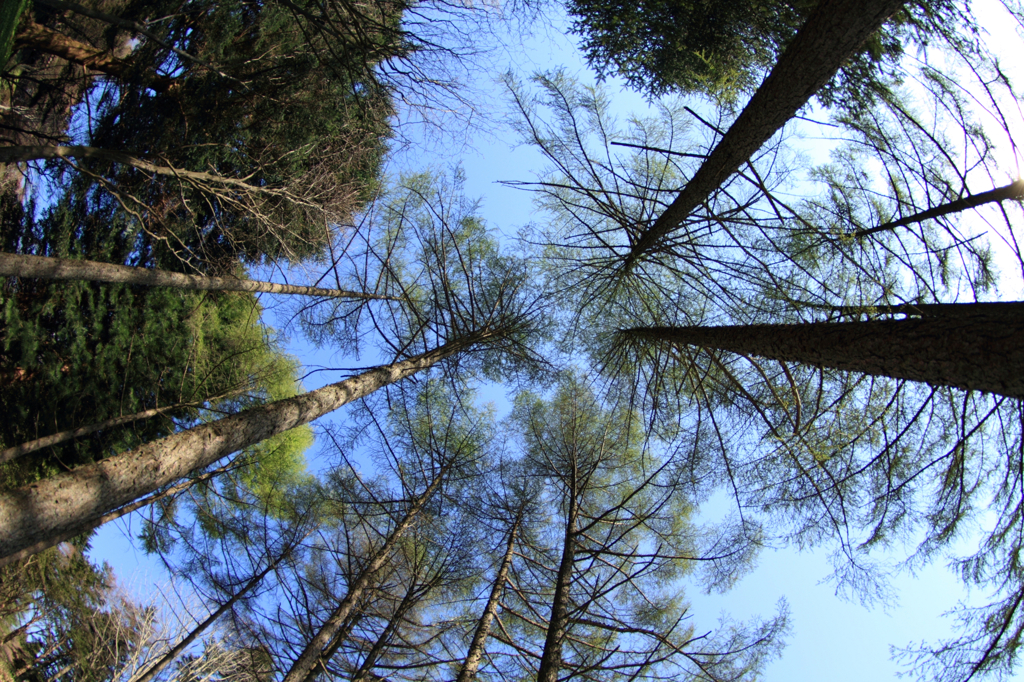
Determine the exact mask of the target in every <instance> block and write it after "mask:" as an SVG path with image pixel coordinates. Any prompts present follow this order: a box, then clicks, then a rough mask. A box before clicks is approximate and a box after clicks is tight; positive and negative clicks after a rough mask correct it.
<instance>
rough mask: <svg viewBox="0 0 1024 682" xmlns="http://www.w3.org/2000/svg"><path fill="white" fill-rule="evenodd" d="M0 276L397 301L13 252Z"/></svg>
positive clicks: (2, 260)
mask: <svg viewBox="0 0 1024 682" xmlns="http://www.w3.org/2000/svg"><path fill="white" fill-rule="evenodd" d="M0 275H9V276H13V277H33V278H36V279H55V280H78V281H86V282H113V283H117V284H136V285H139V286H146V287H170V288H173V289H189V290H192V291H251V292H253V293H265V294H298V295H301V296H320V297H324V298H351V299H356V300H378V301H379V300H396V299H394V298H392V297H390V296H381V295H379V294H364V293H362V292H360V291H346V290H344V289H321V288H320V287H308V286H299V285H296V284H277V283H276V282H259V281H255V280H251V279H239V278H237V277H207V276H205V275H186V274H183V273H180V272H168V271H166V270H154V269H150V268H133V267H129V266H127V265H114V264H112V263H98V262H96V261H90V260H70V259H67V258H46V257H45V256H27V255H22V254H14V253H0Z"/></svg>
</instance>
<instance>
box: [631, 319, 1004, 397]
mask: <svg viewBox="0 0 1024 682" xmlns="http://www.w3.org/2000/svg"><path fill="white" fill-rule="evenodd" d="M963 305H964V306H969V305H971V304H963ZM1000 305H1005V306H1006V308H1004V309H1000V308H999V307H998V306H1000ZM621 333H622V334H623V336H624V337H626V338H633V339H643V340H651V341H660V342H668V343H672V344H685V345H690V346H700V347H702V348H714V349H718V350H724V351H730V352H733V353H742V354H744V355H756V356H758V357H762V358H768V359H770V360H782V361H785V362H799V363H803V364H808V365H814V366H817V367H828V368H832V369H841V370H847V371H850V372H862V373H864V374H871V375H874V376H886V377H892V378H895V379H908V380H910V381H922V382H925V383H928V384H931V385H933V386H955V387H958V388H963V389H968V390H975V391H986V392H990V393H997V394H999V395H1005V396H1009V397H1014V398H1024V315H1022V314H1021V312H1020V308H1019V304H1017V303H1008V304H998V303H991V304H985V307H984V308H983V309H982V310H980V311H978V312H976V313H973V314H972V313H971V312H970V311H966V310H957V312H956V314H949V315H942V316H935V315H933V316H930V317H922V318H920V319H907V320H873V321H868V322H816V323H811V324H768V325H748V326H732V327H649V328H636V329H629V330H625V331H624V332H621Z"/></svg>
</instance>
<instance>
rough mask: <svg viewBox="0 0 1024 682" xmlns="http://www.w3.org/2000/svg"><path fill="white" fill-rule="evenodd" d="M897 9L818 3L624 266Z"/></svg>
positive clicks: (847, 1)
mask: <svg viewBox="0 0 1024 682" xmlns="http://www.w3.org/2000/svg"><path fill="white" fill-rule="evenodd" d="M902 5H903V2H902V1H901V0H821V1H820V2H819V3H818V5H817V6H816V7H815V8H814V10H813V11H812V12H811V15H810V16H809V17H808V18H807V22H806V23H805V24H804V26H803V27H802V28H801V29H800V30H799V31H798V32H797V34H796V36H795V37H794V38H793V41H792V42H791V43H790V44H789V46H788V47H786V49H785V51H783V53H782V55H781V56H780V57H779V61H778V62H777V63H776V64H775V66H774V68H772V71H771V73H770V74H768V77H767V78H765V80H764V82H763V83H762V84H761V86H760V87H759V88H758V89H757V92H755V93H754V96H753V97H751V98H750V101H749V102H748V103H747V106H746V107H744V109H743V111H742V112H741V113H740V116H739V118H737V119H736V122H735V123H733V124H732V126H731V127H730V128H729V130H728V131H727V132H726V133H725V135H724V136H722V139H721V140H719V142H718V144H717V145H716V146H715V148H714V149H713V150H712V151H711V154H710V155H708V158H707V159H706V160H705V161H704V163H702V164H701V166H700V168H699V169H698V170H697V172H696V174H695V175H694V176H693V178H692V179H691V180H690V181H689V182H688V183H686V186H685V187H684V188H683V190H682V191H681V192H680V193H679V196H677V197H676V198H675V200H674V201H673V202H672V204H671V205H670V206H669V207H668V208H667V209H666V210H665V212H664V213H662V214H661V216H659V217H658V219H657V220H656V221H655V222H654V224H653V225H651V226H650V227H649V228H647V230H645V231H644V232H643V233H641V235H640V236H639V239H638V240H637V242H636V243H635V244H634V245H633V247H632V249H631V251H630V254H629V256H628V257H627V261H626V266H627V267H630V266H631V264H632V263H633V262H635V261H636V259H637V258H639V257H640V256H642V255H644V254H645V253H648V252H650V251H652V250H654V249H655V248H656V247H657V243H658V242H659V241H660V240H661V239H662V238H664V237H665V236H666V235H668V234H669V233H671V232H672V231H674V230H676V229H678V228H679V226H680V225H682V224H683V222H684V221H685V220H686V219H687V218H688V217H689V216H690V214H691V213H693V211H694V210H695V209H696V208H697V207H698V206H700V205H701V204H702V203H704V202H705V201H706V200H707V198H708V197H709V196H711V193H712V192H714V191H715V190H716V189H718V188H719V187H720V186H721V185H722V183H724V182H725V181H726V180H727V179H728V178H729V176H730V175H732V174H733V173H735V172H736V171H737V170H739V168H740V166H741V165H743V164H744V163H746V162H747V161H748V160H749V159H750V157H751V156H753V155H754V153H755V152H756V151H757V150H758V149H760V148H761V147H762V145H764V143H765V142H767V141H768V140H769V139H770V138H771V136H772V135H774V134H775V133H776V132H777V131H778V130H779V129H780V128H782V126H783V125H785V124H786V122H787V121H789V120H790V119H791V118H793V116H795V115H796V112H797V111H798V110H799V109H800V107H802V106H803V105H805V104H806V103H807V102H808V101H809V100H810V98H811V97H812V96H813V95H814V94H815V93H816V92H817V91H818V90H820V89H821V88H822V87H823V86H824V85H825V84H826V83H828V81H829V80H830V79H831V78H832V77H833V76H834V75H835V74H836V72H837V71H838V70H839V67H841V66H842V65H843V62H845V61H846V60H847V59H849V58H850V57H852V56H853V55H854V54H855V53H856V52H857V50H858V49H859V48H860V47H861V45H863V44H864V41H865V40H867V39H868V38H869V37H870V36H871V34H873V33H874V32H875V31H877V30H878V29H879V28H881V26H882V24H883V23H884V22H885V20H886V19H888V18H889V17H890V16H892V15H893V14H894V13H895V12H896V11H897V10H898V9H899V8H900V7H901V6H902Z"/></svg>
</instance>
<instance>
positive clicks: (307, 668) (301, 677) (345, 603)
mask: <svg viewBox="0 0 1024 682" xmlns="http://www.w3.org/2000/svg"><path fill="white" fill-rule="evenodd" d="M447 472H448V467H445V468H443V469H441V470H440V471H439V472H438V474H437V476H435V477H434V480H433V481H431V482H430V485H429V486H427V489H426V490H424V491H423V494H421V495H420V496H419V497H417V498H416V500H415V501H414V502H413V504H412V506H411V507H409V511H408V512H406V514H405V516H404V517H402V520H401V521H400V522H399V523H398V525H397V526H395V529H394V530H393V531H391V534H390V535H388V538H387V540H385V542H384V544H383V545H381V547H380V549H378V550H377V552H376V553H375V554H374V555H373V556H372V557H371V558H370V560H369V562H367V564H366V566H365V567H364V568H363V570H362V572H360V574H359V577H357V578H356V579H355V580H354V581H353V582H352V584H351V585H349V588H348V593H347V594H346V595H345V598H344V599H342V600H341V603H340V604H338V608H336V609H335V610H334V612H333V613H332V614H331V615H330V616H329V617H328V618H327V620H326V621H324V624H323V625H322V626H320V630H319V632H317V633H316V636H315V637H313V638H312V639H311V640H309V643H308V644H306V648H305V649H303V650H302V653H301V654H299V657H298V658H296V659H295V663H293V664H292V667H291V670H289V671H288V674H287V675H285V676H284V679H283V680H281V682H303V681H310V680H312V679H313V678H315V673H314V668H315V667H316V664H317V663H318V662H319V661H320V658H321V656H322V655H323V653H324V651H325V650H327V649H331V650H334V649H337V647H336V646H334V647H332V646H331V645H332V644H336V643H337V642H332V640H334V639H335V635H337V634H338V632H339V631H340V630H341V626H342V625H343V624H344V623H345V620H346V619H347V618H348V617H349V614H351V613H352V609H353V608H355V606H356V602H358V601H359V598H360V597H361V596H362V595H363V592H364V591H365V590H366V588H367V587H368V586H369V585H370V581H371V580H372V579H373V575H374V574H375V573H376V572H377V571H379V570H380V569H381V567H382V566H383V565H384V562H385V561H387V559H388V556H389V555H390V554H391V550H392V549H394V547H395V544H396V543H397V542H398V540H399V538H401V537H402V534H403V533H404V532H405V531H406V530H408V528H409V526H411V525H412V523H413V521H414V520H415V519H416V516H417V515H418V514H419V513H420V510H422V509H423V506H424V505H425V504H426V503H427V502H428V501H429V500H430V498H431V496H433V494H434V492H435V491H436V490H437V488H438V486H440V485H441V481H442V480H444V477H445V475H446V474H447Z"/></svg>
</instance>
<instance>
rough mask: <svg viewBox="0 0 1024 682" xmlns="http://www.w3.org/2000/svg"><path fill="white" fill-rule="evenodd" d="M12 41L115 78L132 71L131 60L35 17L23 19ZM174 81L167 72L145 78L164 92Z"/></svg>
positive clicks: (23, 46)
mask: <svg viewBox="0 0 1024 682" xmlns="http://www.w3.org/2000/svg"><path fill="white" fill-rule="evenodd" d="M14 44H15V45H16V46H18V47H19V48H25V47H28V48H32V49H35V50H39V51H40V52H46V53H47V54H52V55H55V56H57V57H60V58H61V59H66V60H67V61H69V62H73V63H75V64H81V65H82V66H84V67H85V68H87V69H90V70H92V71H98V72H99V73H105V74H107V75H108V76H113V77H114V78H119V79H122V80H124V79H126V78H127V76H128V74H129V73H130V72H131V69H132V64H131V62H127V61H125V60H123V59H118V58H117V57H115V56H114V55H112V54H110V52H107V51H105V50H97V49H96V48H95V47H93V46H92V45H87V44H86V43H83V42H80V41H78V40H75V39H74V38H71V37H69V36H66V35H64V34H63V33H58V32H57V31H54V30H53V29H50V28H47V27H46V26H43V25H41V24H37V23H36V22H34V21H25V22H22V24H21V27H20V29H19V30H18V33H17V35H16V36H15V37H14ZM173 84H174V79H172V78H168V77H167V76H160V75H156V74H151V75H150V76H149V77H148V78H146V86H147V87H149V88H152V89H153V90H155V91H157V92H166V91H167V90H169V89H170V88H171V86H172V85H173Z"/></svg>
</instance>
